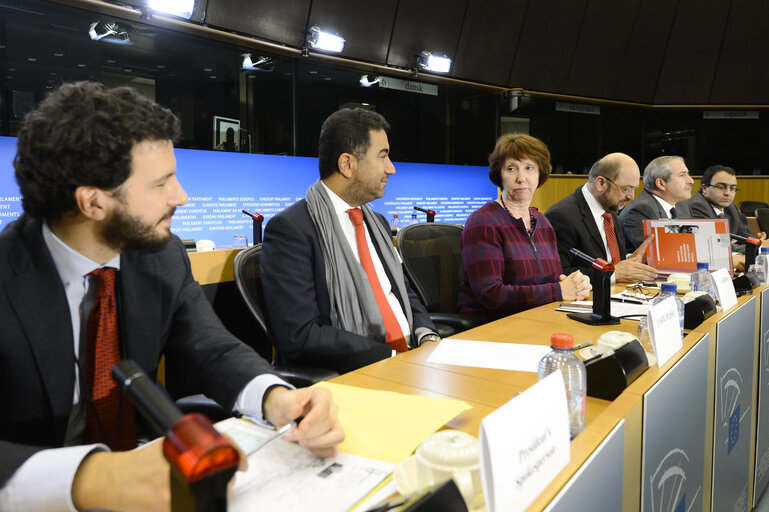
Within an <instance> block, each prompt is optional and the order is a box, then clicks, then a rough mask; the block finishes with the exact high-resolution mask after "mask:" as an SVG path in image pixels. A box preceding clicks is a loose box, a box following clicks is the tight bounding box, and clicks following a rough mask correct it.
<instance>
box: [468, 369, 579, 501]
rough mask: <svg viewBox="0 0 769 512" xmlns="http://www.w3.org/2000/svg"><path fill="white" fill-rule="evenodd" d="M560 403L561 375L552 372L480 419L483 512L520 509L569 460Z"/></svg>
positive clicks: (564, 413) (562, 397)
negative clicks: (484, 497) (486, 508)
mask: <svg viewBox="0 0 769 512" xmlns="http://www.w3.org/2000/svg"><path fill="white" fill-rule="evenodd" d="M542 404H547V406H546V407H543V406H542ZM566 407H567V405H566V388H565V386H564V383H563V375H562V374H561V372H554V373H552V374H550V375H548V376H547V378H545V379H543V380H542V381H540V382H538V383H536V384H535V385H533V386H532V387H530V388H529V389H527V390H526V391H524V392H523V393H521V394H519V395H517V396H516V397H514V398H513V399H512V400H510V401H509V402H507V403H506V404H505V405H503V406H502V407H500V408H499V409H497V410H496V411H494V412H492V413H491V414H489V415H488V416H486V417H485V418H483V421H481V429H480V436H479V437H480V445H481V454H480V463H481V480H482V482H483V492H484V493H485V495H486V505H487V506H488V510H489V512H500V511H504V512H514V511H517V510H525V509H526V507H527V506H529V504H531V502H532V501H534V498H536V497H537V496H538V495H539V493H540V492H542V490H543V489H544V488H545V487H547V486H548V484H549V483H550V482H551V481H552V480H553V478H555V476H556V475H557V474H558V473H559V472H560V471H561V470H562V469H563V468H564V467H565V466H566V464H568V463H569V456H570V452H569V414H568V411H567V408H566Z"/></svg>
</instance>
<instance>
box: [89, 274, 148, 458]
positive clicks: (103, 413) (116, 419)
mask: <svg viewBox="0 0 769 512" xmlns="http://www.w3.org/2000/svg"><path fill="white" fill-rule="evenodd" d="M115 274H116V269H114V268H112V267H104V268H100V269H96V270H94V271H93V272H91V273H90V274H89V275H91V276H93V277H94V278H95V281H96V302H95V303H94V305H93V309H92V310H91V314H90V315H89V317H88V326H87V328H86V335H85V340H86V341H85V345H86V347H85V348H86V369H85V378H86V386H87V389H88V390H90V397H91V399H90V400H88V402H87V404H86V414H85V432H84V433H83V441H84V442H85V443H86V444H88V443H105V444H107V445H108V446H109V447H110V448H112V449H113V450H130V449H133V448H136V422H135V420H134V409H133V406H132V405H131V404H130V403H129V402H128V400H126V398H125V397H124V396H123V394H122V393H121V392H120V389H119V388H118V386H117V384H116V383H115V381H114V380H113V379H112V375H111V371H112V367H113V366H115V365H116V364H117V363H118V362H120V343H119V342H118V325H117V308H116V307H115Z"/></svg>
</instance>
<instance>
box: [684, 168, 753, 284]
mask: <svg viewBox="0 0 769 512" xmlns="http://www.w3.org/2000/svg"><path fill="white" fill-rule="evenodd" d="M739 191H740V189H739V188H738V187H737V173H736V172H734V169H732V168H731V167H727V166H725V165H711V166H710V167H708V168H707V169H705V173H704V174H703V175H702V181H701V185H700V190H698V191H697V193H696V194H694V196H692V198H691V199H689V200H688V201H686V203H687V204H688V205H689V208H690V209H691V216H692V218H694V219H728V220H729V231H730V232H731V233H733V234H735V235H740V236H746V237H747V236H750V237H757V238H759V239H761V240H764V239H765V238H766V234H765V233H758V235H754V234H753V233H752V232H751V231H750V229H749V228H748V219H747V218H746V217H745V215H743V214H742V213H740V210H739V209H738V208H737V206H736V205H735V204H734V196H735V195H736V194H737V192H739ZM676 208H678V205H676ZM732 251H734V252H735V253H736V254H733V256H732V263H733V264H734V267H735V268H736V269H737V270H744V269H745V244H743V243H739V242H736V241H732Z"/></svg>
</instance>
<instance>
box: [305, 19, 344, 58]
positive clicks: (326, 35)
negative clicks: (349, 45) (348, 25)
mask: <svg viewBox="0 0 769 512" xmlns="http://www.w3.org/2000/svg"><path fill="white" fill-rule="evenodd" d="M344 42H345V41H344V38H343V37H342V36H340V35H338V34H333V33H331V32H327V31H325V30H321V29H320V27H318V26H317V25H315V26H313V27H310V30H308V31H307V38H306V39H305V43H306V45H305V49H306V48H307V46H309V47H310V48H312V49H314V50H321V51H324V52H333V53H340V52H341V51H342V50H344Z"/></svg>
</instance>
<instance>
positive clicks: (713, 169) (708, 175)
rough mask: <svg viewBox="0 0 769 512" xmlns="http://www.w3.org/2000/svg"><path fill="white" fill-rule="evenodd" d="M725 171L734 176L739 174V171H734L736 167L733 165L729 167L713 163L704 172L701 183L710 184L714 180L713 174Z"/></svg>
mask: <svg viewBox="0 0 769 512" xmlns="http://www.w3.org/2000/svg"><path fill="white" fill-rule="evenodd" d="M721 171H723V172H725V173H728V174H731V175H732V176H737V173H736V172H734V169H732V168H731V167H727V166H725V165H711V166H710V167H708V168H707V169H705V172H704V173H703V174H702V180H701V181H700V184H701V185H710V182H711V181H713V176H714V175H715V174H716V173H717V172H721Z"/></svg>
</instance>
